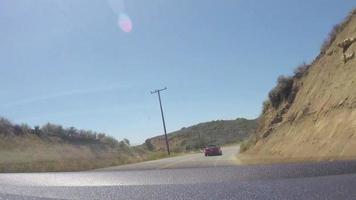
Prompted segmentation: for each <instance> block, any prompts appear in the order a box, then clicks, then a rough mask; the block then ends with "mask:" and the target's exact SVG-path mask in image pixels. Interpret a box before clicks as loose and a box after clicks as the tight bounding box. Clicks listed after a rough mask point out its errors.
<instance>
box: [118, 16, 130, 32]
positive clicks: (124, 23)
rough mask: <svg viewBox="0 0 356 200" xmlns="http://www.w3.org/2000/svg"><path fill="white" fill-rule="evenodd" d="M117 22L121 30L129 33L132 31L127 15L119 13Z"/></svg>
mask: <svg viewBox="0 0 356 200" xmlns="http://www.w3.org/2000/svg"><path fill="white" fill-rule="evenodd" d="M118 23H119V26H120V28H121V30H122V31H124V32H125V33H130V32H131V31H132V21H131V19H130V17H129V16H128V15H126V14H120V16H119V21H118Z"/></svg>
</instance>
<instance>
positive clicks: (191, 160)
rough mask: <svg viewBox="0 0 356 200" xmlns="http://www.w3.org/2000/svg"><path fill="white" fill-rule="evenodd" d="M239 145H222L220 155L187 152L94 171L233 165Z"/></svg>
mask: <svg viewBox="0 0 356 200" xmlns="http://www.w3.org/2000/svg"><path fill="white" fill-rule="evenodd" d="M239 150H240V147H239V146H238V145H236V146H228V147H222V152H223V155H222V156H209V157H205V156H204V154H203V153H195V154H188V155H183V156H179V157H172V158H165V159H161V160H154V161H148V162H142V163H137V164H131V165H124V166H117V167H110V168H105V169H98V170H96V171H116V170H148V169H151V170H152V169H179V168H197V167H219V166H234V165H238V164H240V161H239V160H238V159H237V157H236V155H237V154H238V152H239Z"/></svg>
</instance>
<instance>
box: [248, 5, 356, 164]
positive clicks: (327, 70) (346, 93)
mask: <svg viewBox="0 0 356 200" xmlns="http://www.w3.org/2000/svg"><path fill="white" fill-rule="evenodd" d="M355 52H356V10H353V11H352V12H351V13H350V15H349V16H348V17H347V18H346V19H345V21H344V22H342V23H341V24H339V25H338V26H335V27H334V29H333V31H332V32H331V33H330V35H329V38H328V39H327V40H326V42H325V43H324V44H323V46H322V49H321V53H320V55H319V56H318V57H317V58H316V59H315V60H314V62H313V63H312V64H311V65H306V66H304V68H303V69H304V71H302V73H301V74H298V73H297V72H296V74H295V76H294V77H292V79H291V82H290V83H291V84H290V85H291V86H290V87H289V88H288V87H283V88H284V89H285V88H287V89H286V90H287V92H286V91H284V92H286V95H284V96H283V95H282V96H278V95H277V96H276V95H274V96H273V94H271V93H270V99H271V97H278V98H275V99H277V100H279V101H281V102H278V101H277V103H275V104H274V105H273V103H272V102H270V101H269V102H266V103H265V109H264V112H263V114H262V116H261V120H260V124H259V128H258V135H257V143H256V145H252V146H251V147H250V148H249V149H248V150H247V151H246V154H255V155H260V156H276V157H289V158H293V157H294V158H298V157H302V158H318V159H320V158H348V157H356V58H355V57H356V55H355Z"/></svg>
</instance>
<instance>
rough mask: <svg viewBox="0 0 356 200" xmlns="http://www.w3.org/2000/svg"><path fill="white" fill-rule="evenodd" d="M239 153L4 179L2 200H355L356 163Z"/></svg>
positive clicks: (4, 176)
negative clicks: (261, 161)
mask: <svg viewBox="0 0 356 200" xmlns="http://www.w3.org/2000/svg"><path fill="white" fill-rule="evenodd" d="M236 150H238V147H228V148H225V149H223V151H224V155H223V156H221V157H208V158H206V157H204V156H203V154H192V155H187V156H182V157H175V158H169V159H163V160H158V161H151V162H145V163H141V164H135V165H128V166H121V167H113V168H106V169H100V170H96V171H89V172H73V173H24V174H0V199H158V200H161V199H162V200H163V199H356V190H355V188H356V161H339V162H322V163H304V164H275V165H254V166H241V165H238V164H239V161H238V160H237V159H235V153H236Z"/></svg>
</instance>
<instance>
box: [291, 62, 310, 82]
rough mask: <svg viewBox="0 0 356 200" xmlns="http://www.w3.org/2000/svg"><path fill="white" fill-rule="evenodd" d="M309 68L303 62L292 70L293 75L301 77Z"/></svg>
mask: <svg viewBox="0 0 356 200" xmlns="http://www.w3.org/2000/svg"><path fill="white" fill-rule="evenodd" d="M309 68H310V65H309V64H307V63H305V62H304V63H303V64H301V65H299V66H298V67H297V68H296V69H295V70H294V77H295V78H298V79H299V78H302V77H303V76H304V75H305V74H306V73H307V72H308V70H309Z"/></svg>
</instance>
